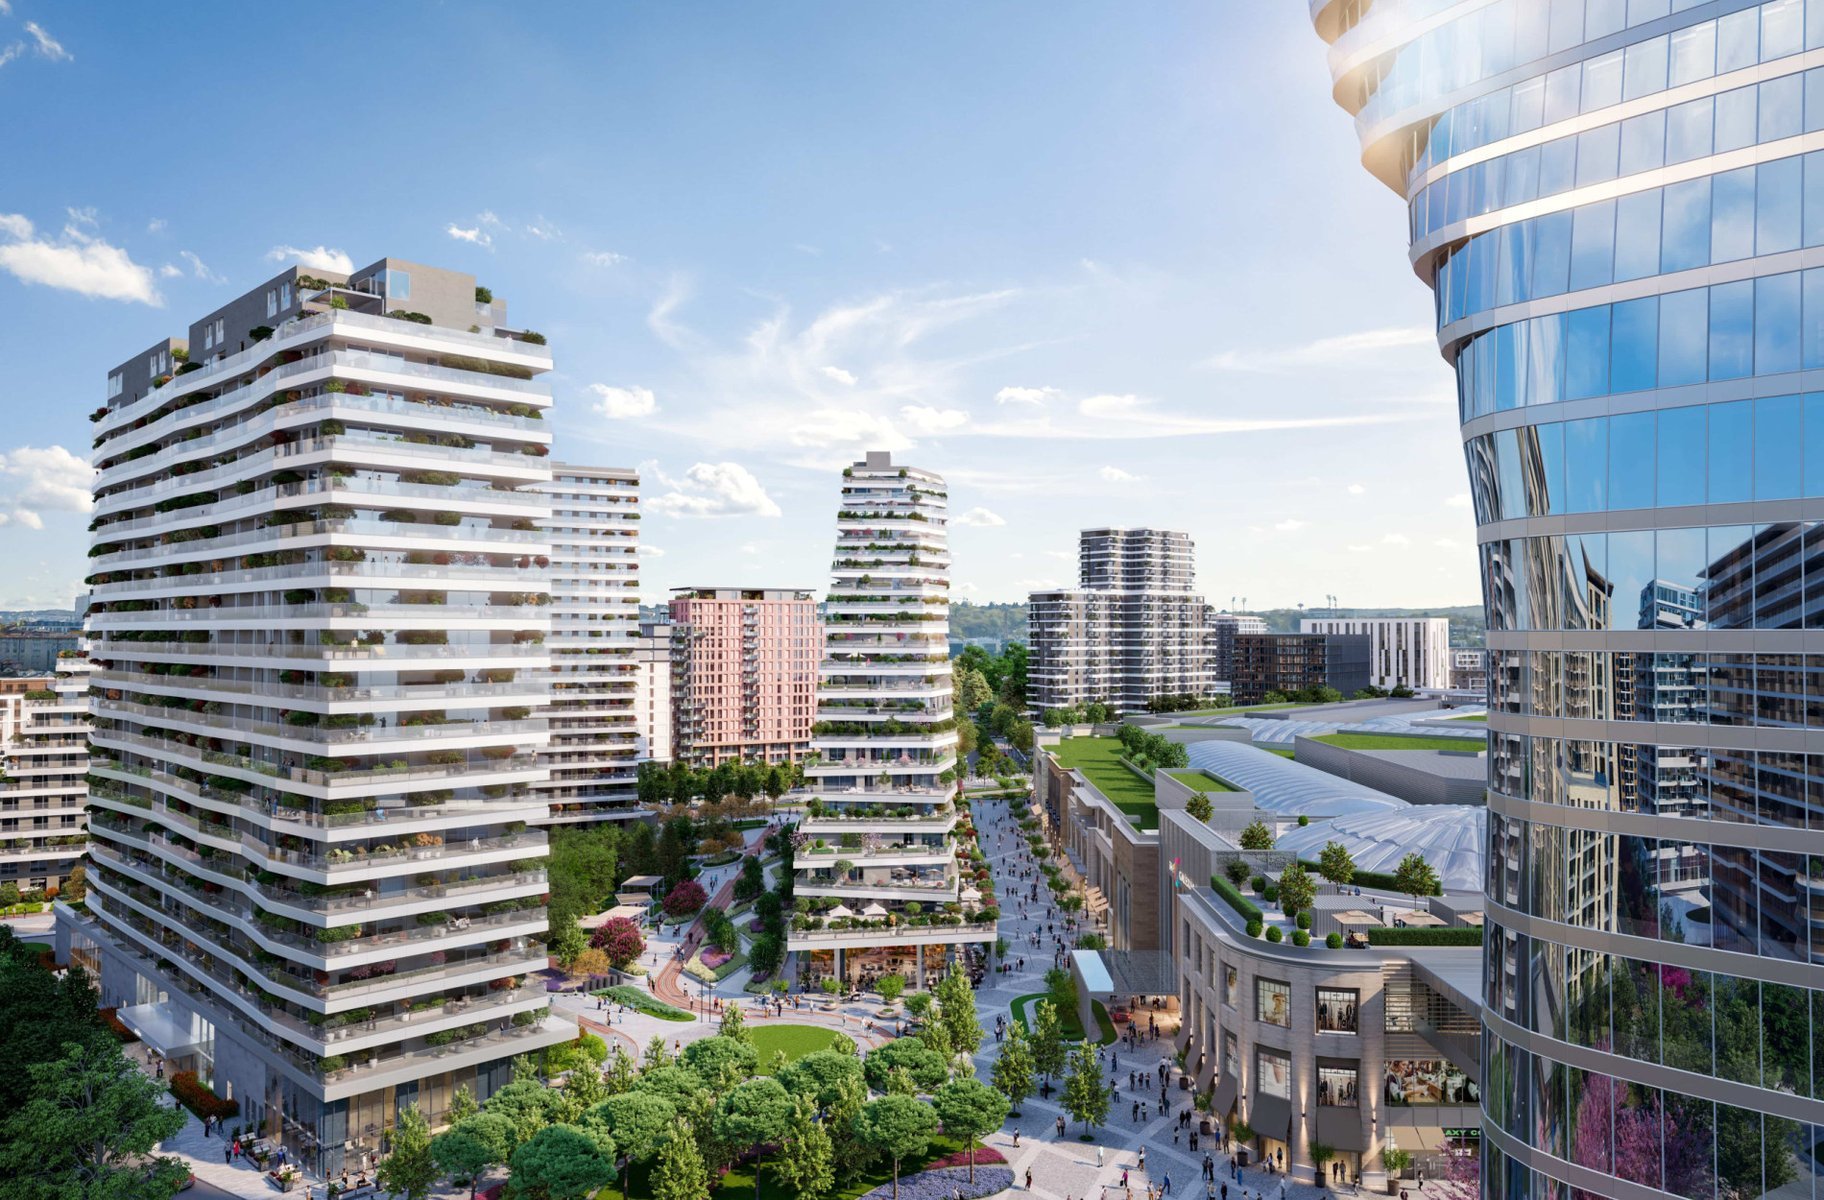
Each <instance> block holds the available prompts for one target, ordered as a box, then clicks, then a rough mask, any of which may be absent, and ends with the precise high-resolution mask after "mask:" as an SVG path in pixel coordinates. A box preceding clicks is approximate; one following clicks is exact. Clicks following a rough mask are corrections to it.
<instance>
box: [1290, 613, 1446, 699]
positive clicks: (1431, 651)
mask: <svg viewBox="0 0 1824 1200" xmlns="http://www.w3.org/2000/svg"><path fill="white" fill-rule="evenodd" d="M1298 628H1299V632H1301V633H1350V634H1366V635H1367V637H1368V682H1370V683H1372V684H1373V685H1374V686H1375V687H1382V688H1393V687H1401V686H1404V687H1409V688H1430V689H1436V690H1442V689H1444V688H1447V687H1449V686H1450V665H1451V658H1450V621H1449V619H1448V618H1445V617H1305V618H1303V619H1302V620H1300V621H1299V623H1298Z"/></svg>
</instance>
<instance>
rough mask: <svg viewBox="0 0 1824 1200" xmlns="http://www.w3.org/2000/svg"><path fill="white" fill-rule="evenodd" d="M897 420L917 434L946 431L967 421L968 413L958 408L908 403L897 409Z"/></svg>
mask: <svg viewBox="0 0 1824 1200" xmlns="http://www.w3.org/2000/svg"><path fill="white" fill-rule="evenodd" d="M899 420H900V423H901V424H902V425H904V426H905V427H906V429H908V430H910V431H911V432H912V433H915V434H919V435H921V436H922V435H934V434H939V433H948V432H949V431H950V430H952V429H961V428H962V427H963V426H964V425H967V424H968V423H969V414H968V413H966V412H964V411H963V410H962V409H960V408H933V407H931V406H930V405H928V404H908V405H906V406H905V407H904V408H901V409H900V410H899Z"/></svg>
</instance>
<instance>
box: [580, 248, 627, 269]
mask: <svg viewBox="0 0 1824 1200" xmlns="http://www.w3.org/2000/svg"><path fill="white" fill-rule="evenodd" d="M581 258H582V260H583V262H584V263H586V264H587V265H589V266H591V267H618V266H620V265H621V264H622V263H624V262H626V261H627V256H626V255H625V254H616V253H615V252H614V251H612V250H586V251H584V252H583V254H582V255H581Z"/></svg>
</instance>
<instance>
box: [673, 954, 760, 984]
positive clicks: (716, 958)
mask: <svg viewBox="0 0 1824 1200" xmlns="http://www.w3.org/2000/svg"><path fill="white" fill-rule="evenodd" d="M745 965H747V955H745V954H728V953H726V952H724V951H721V950H717V949H716V948H715V947H713V946H710V947H705V948H704V950H703V951H702V953H700V954H697V955H694V956H693V957H692V958H691V960H690V961H689V962H687V963H685V964H684V973H685V974H686V975H689V976H690V977H691V978H692V979H697V980H701V981H702V982H704V983H720V982H721V981H722V980H724V979H727V978H728V977H729V976H730V975H733V974H734V973H735V972H736V971H738V970H740V969H741V968H742V967H743V966H745Z"/></svg>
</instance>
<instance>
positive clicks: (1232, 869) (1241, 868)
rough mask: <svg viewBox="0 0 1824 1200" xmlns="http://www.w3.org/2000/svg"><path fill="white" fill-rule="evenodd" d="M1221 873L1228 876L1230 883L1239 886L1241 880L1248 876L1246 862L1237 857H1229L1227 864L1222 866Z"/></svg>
mask: <svg viewBox="0 0 1824 1200" xmlns="http://www.w3.org/2000/svg"><path fill="white" fill-rule="evenodd" d="M1222 873H1223V874H1224V875H1227V876H1228V877H1229V882H1230V883H1232V884H1234V885H1235V886H1236V887H1240V886H1241V881H1242V880H1244V879H1246V878H1247V877H1248V864H1247V863H1246V862H1244V861H1242V860H1241V859H1239V858H1231V859H1230V860H1229V862H1228V865H1227V866H1225V867H1223V869H1222Z"/></svg>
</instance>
